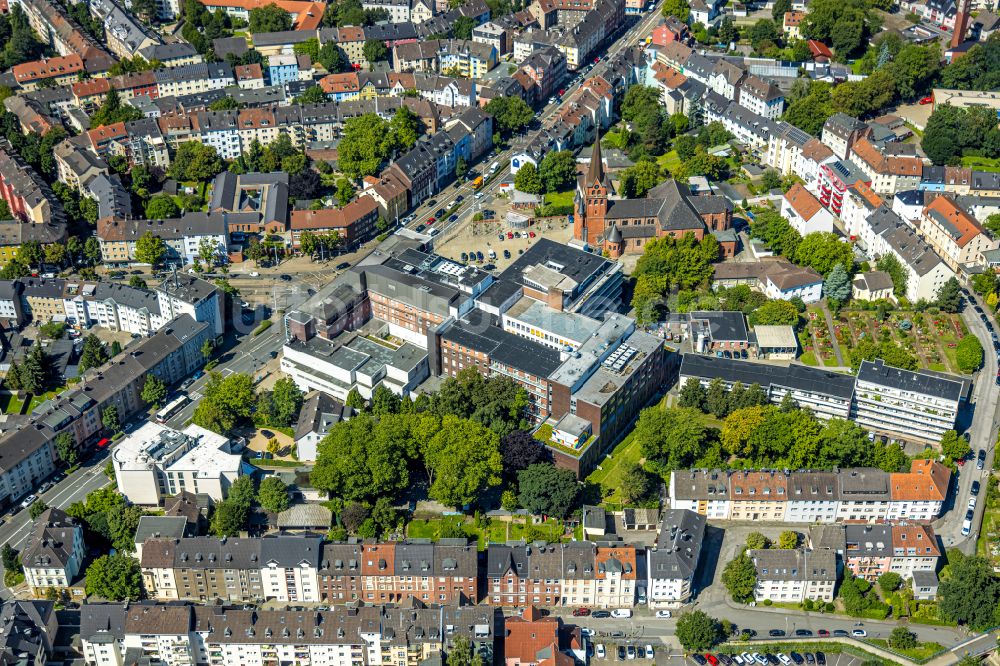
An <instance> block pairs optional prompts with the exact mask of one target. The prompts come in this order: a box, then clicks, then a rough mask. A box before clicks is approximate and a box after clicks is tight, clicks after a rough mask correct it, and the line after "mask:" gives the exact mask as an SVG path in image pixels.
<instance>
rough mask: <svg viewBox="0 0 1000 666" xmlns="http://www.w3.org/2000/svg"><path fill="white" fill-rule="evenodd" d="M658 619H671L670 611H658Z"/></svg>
mask: <svg viewBox="0 0 1000 666" xmlns="http://www.w3.org/2000/svg"><path fill="white" fill-rule="evenodd" d="M656 617H660V618H666V617H670V611H668V610H658V611H656Z"/></svg>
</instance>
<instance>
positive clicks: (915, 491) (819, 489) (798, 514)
mask: <svg viewBox="0 0 1000 666" xmlns="http://www.w3.org/2000/svg"><path fill="white" fill-rule="evenodd" d="M950 479H951V473H950V472H949V471H948V468H947V467H945V466H944V465H942V464H941V463H939V462H937V461H928V460H915V461H913V463H912V464H911V468H910V471H909V472H894V473H888V472H883V471H882V470H879V469H873V468H852V469H839V470H834V471H833V472H819V471H809V470H798V471H779V470H741V471H734V472H725V471H719V470H682V471H675V472H672V473H671V476H670V483H669V491H670V508H671V509H687V510H689V511H694V512H696V513H698V514H701V515H703V516H707V517H709V518H712V519H715V520H743V521H763V520H768V521H778V522H788V523H803V522H809V523H830V522H834V521H836V522H853V523H877V522H883V521H886V520H898V521H903V520H919V521H931V520H933V519H934V518H935V517H937V516H938V515H940V513H941V510H942V508H943V503H944V498H945V497H946V496H947V492H948V483H949V481H950Z"/></svg>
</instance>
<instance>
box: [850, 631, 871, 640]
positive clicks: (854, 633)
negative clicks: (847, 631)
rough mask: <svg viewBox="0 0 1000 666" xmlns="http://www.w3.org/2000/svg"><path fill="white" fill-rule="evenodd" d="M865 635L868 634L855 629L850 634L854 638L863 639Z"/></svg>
mask: <svg viewBox="0 0 1000 666" xmlns="http://www.w3.org/2000/svg"><path fill="white" fill-rule="evenodd" d="M867 635H868V632H867V631H865V630H864V629H855V630H854V631H852V632H851V636H854V637H855V638H864V637H866V636H867Z"/></svg>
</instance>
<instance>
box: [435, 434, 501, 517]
mask: <svg viewBox="0 0 1000 666" xmlns="http://www.w3.org/2000/svg"><path fill="white" fill-rule="evenodd" d="M423 457H424V465H425V466H426V468H427V471H428V478H429V479H430V491H429V495H430V497H431V498H433V499H435V500H437V501H439V502H441V503H443V504H446V505H448V506H454V507H460V506H465V505H468V504H472V503H473V502H475V501H476V500H477V499H478V498H479V497H480V496H481V494H482V493H483V491H485V490H486V489H487V488H489V487H492V486H497V485H499V484H500V480H501V479H500V474H501V472H503V462H502V458H501V456H500V444H499V437H497V435H496V433H495V432H493V431H492V430H489V429H487V428H486V427H484V426H482V425H480V424H479V423H477V422H475V421H470V420H466V419H461V418H458V417H455V416H445V417H444V418H443V419H442V420H441V429H440V430H439V431H438V432H437V433H436V434H435V435H434V436H433V437H432V438H431V439H430V441H428V442H427V444H426V445H425V447H424V452H423Z"/></svg>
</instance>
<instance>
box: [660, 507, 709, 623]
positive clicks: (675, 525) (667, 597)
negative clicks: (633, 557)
mask: <svg viewBox="0 0 1000 666" xmlns="http://www.w3.org/2000/svg"><path fill="white" fill-rule="evenodd" d="M704 539H705V516H704V515H702V514H699V513H696V512H694V511H688V510H686V509H671V510H669V511H666V512H664V514H663V522H662V524H661V525H660V533H659V535H658V536H657V538H656V544H655V545H654V547H653V548H650V549H648V550H647V551H646V573H647V575H648V577H649V578H648V579H647V581H646V595H647V599H648V601H649V605H650V606H653V607H655V606H657V605H668V604H677V603H680V602H684V601H687V600H688V599H689V598H690V597H691V594H692V592H693V584H694V577H695V574H696V573H697V571H698V562H699V558H700V557H701V547H702V543H703V542H704Z"/></svg>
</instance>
